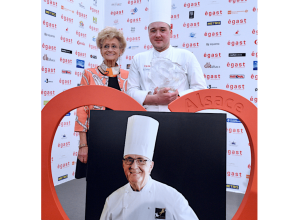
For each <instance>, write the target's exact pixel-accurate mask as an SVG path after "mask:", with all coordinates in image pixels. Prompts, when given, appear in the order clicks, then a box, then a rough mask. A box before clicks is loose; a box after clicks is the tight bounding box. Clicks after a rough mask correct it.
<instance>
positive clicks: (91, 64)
mask: <svg viewBox="0 0 305 220" xmlns="http://www.w3.org/2000/svg"><path fill="white" fill-rule="evenodd" d="M97 66H98V65H97V64H94V63H90V62H89V63H88V67H90V68H96V67H97Z"/></svg>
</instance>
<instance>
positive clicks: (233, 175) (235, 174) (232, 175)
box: [227, 171, 241, 178]
mask: <svg viewBox="0 0 305 220" xmlns="http://www.w3.org/2000/svg"><path fill="white" fill-rule="evenodd" d="M227 176H230V177H236V178H241V173H237V172H230V171H227Z"/></svg>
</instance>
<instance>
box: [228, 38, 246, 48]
mask: <svg viewBox="0 0 305 220" xmlns="http://www.w3.org/2000/svg"><path fill="white" fill-rule="evenodd" d="M227 44H228V45H229V46H232V47H234V46H246V41H245V40H244V41H242V40H241V41H230V40H229V41H228V43H227Z"/></svg>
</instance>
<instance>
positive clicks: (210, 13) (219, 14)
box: [204, 10, 222, 17]
mask: <svg viewBox="0 0 305 220" xmlns="http://www.w3.org/2000/svg"><path fill="white" fill-rule="evenodd" d="M204 15H205V16H209V17H211V16H221V15H222V10H220V11H209V12H207V11H206V12H205V13H204Z"/></svg>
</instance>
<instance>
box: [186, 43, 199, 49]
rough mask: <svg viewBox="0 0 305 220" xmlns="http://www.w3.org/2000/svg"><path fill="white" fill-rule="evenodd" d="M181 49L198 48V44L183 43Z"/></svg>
mask: <svg viewBox="0 0 305 220" xmlns="http://www.w3.org/2000/svg"><path fill="white" fill-rule="evenodd" d="M182 47H185V48H199V43H198V42H197V43H183V44H182Z"/></svg>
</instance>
